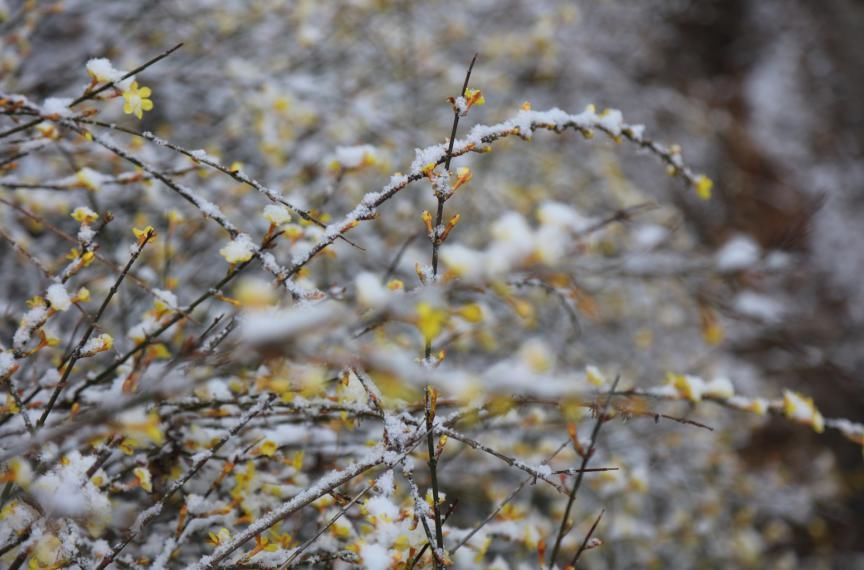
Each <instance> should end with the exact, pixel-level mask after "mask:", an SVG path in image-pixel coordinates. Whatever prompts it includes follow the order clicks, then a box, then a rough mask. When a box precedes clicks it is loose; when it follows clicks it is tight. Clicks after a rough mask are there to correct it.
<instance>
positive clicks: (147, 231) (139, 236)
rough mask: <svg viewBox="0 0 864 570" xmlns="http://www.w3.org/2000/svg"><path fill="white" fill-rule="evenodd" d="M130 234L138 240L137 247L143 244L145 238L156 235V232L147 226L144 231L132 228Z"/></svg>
mask: <svg viewBox="0 0 864 570" xmlns="http://www.w3.org/2000/svg"><path fill="white" fill-rule="evenodd" d="M132 233H133V234H134V235H135V239H136V240H138V245H141V244H142V243H144V240H146V239H147V236H149V235H151V234H152V236H155V235H156V230H154V229H153V226H147V227H146V228H144V229H141V230H139V229H138V228H132Z"/></svg>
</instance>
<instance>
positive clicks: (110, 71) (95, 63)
mask: <svg viewBox="0 0 864 570" xmlns="http://www.w3.org/2000/svg"><path fill="white" fill-rule="evenodd" d="M87 73H89V74H90V77H92V78H93V79H95V80H96V81H97V82H99V83H112V82H115V81H120V79H121V78H122V77H123V75H124V72H122V71H120V70H119V69H114V66H113V65H112V64H111V60H109V59H107V58H104V57H95V58H93V59H91V60H89V61H88V62H87ZM133 81H135V76H134V75H133V76H130V77H127V78H126V79H124V80H123V81H122V82H120V83H118V84H117V87H118V88H120V89H121V90H124V91H125V90H126V89H128V88H129V86H130V85H131V84H132V82H133Z"/></svg>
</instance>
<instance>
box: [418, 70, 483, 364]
mask: <svg viewBox="0 0 864 570" xmlns="http://www.w3.org/2000/svg"><path fill="white" fill-rule="evenodd" d="M476 61H477V54H476V53H475V54H474V57H472V58H471V63H470V65H468V72H467V73H466V74H465V82H464V83H463V84H462V91H460V93H459V96H460V97H464V96H465V91H467V90H468V81H470V79H471V70H473V69H474V63H475V62H476ZM458 128H459V110H458V109H457V110H455V111H454V112H453V128H452V129H450V143H449V144H448V146H447V155H446V157H445V159H444V172H445V175H446V173H448V172H449V171H450V159H451V158H453V145H454V144H456V129H458ZM436 198H437V199H438V210H437V212H436V214H435V227H433V228H432V236H431V239H432V278H433V279H437V278H438V248H439V246H440V245H441V237H440V233H439V228H440V227H441V224H442V223H443V222H444V202H445V201H446V200H447V198H446V197H445V196H443V195H437V196H436ZM430 356H432V339H431V338H430V339H426V350H425V357H426V359H427V360H428V359H429V357H430Z"/></svg>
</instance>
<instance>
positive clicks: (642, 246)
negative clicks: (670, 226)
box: [631, 224, 669, 251]
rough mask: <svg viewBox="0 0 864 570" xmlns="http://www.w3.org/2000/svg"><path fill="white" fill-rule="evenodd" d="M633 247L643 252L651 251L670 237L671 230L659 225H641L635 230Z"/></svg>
mask: <svg viewBox="0 0 864 570" xmlns="http://www.w3.org/2000/svg"><path fill="white" fill-rule="evenodd" d="M631 235H632V237H633V246H634V247H635V248H636V249H639V250H641V251H650V250H652V249H654V248H656V247H657V246H659V245H660V244H661V243H663V241H664V240H666V238H667V237H668V236H669V230H667V229H666V228H664V227H663V226H661V225H659V224H640V225H638V226H636V227H635V228H633V232H632V234H631Z"/></svg>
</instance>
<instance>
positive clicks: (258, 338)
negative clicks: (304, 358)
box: [239, 301, 344, 344]
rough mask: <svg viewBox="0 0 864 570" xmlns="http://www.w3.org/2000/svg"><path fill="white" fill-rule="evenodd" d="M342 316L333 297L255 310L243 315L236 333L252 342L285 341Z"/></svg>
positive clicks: (326, 324) (330, 323)
mask: <svg viewBox="0 0 864 570" xmlns="http://www.w3.org/2000/svg"><path fill="white" fill-rule="evenodd" d="M343 317H344V309H343V308H342V306H341V305H339V304H337V303H335V302H332V301H325V302H322V303H319V304H316V305H303V306H295V307H292V308H290V309H270V310H264V311H256V312H252V313H247V314H246V315H245V316H244V317H243V319H242V320H241V321H240V327H239V333H240V336H241V338H242V339H243V340H245V341H246V342H249V343H252V344H261V343H267V342H276V341H279V342H284V341H287V340H289V339H292V338H295V337H297V336H299V335H305V334H309V333H310V332H312V331H314V330H318V329H322V328H326V327H329V326H331V325H334V324H336V323H338V322H339V321H340V320H341V319H342V318H343Z"/></svg>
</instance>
